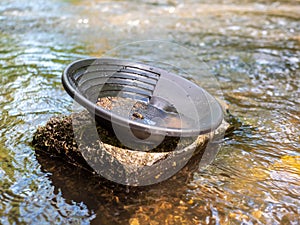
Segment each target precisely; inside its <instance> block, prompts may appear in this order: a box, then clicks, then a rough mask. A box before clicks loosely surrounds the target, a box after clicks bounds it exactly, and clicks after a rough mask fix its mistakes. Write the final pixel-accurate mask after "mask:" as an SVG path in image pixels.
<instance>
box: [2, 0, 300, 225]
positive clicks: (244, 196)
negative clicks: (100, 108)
mask: <svg viewBox="0 0 300 225" xmlns="http://www.w3.org/2000/svg"><path fill="white" fill-rule="evenodd" d="M150 39H151V40H152V41H144V40H150ZM154 40H156V41H154ZM128 43H133V44H128ZM157 43H161V44H157ZM118 46H121V47H118ZM116 47H118V48H116ZM183 48H185V49H188V50H187V51H191V52H193V54H190V53H189V54H184V59H183V57H182V54H183V53H182V52H181V50H182V49H183ZM112 49H114V50H112ZM107 52H108V53H107ZM153 52H155V54H156V55H155V57H154V56H153V55H152V53H153ZM103 55H109V56H117V57H122V58H130V59H139V60H145V61H147V60H154V61H155V60H156V61H159V62H160V61H163V60H166V61H167V62H170V63H173V64H174V65H176V66H178V67H180V68H183V69H184V70H185V71H186V72H187V74H188V75H187V78H189V79H191V80H193V81H194V82H195V83H197V84H199V85H201V86H202V87H203V88H205V89H207V90H208V91H209V92H210V93H211V94H212V95H214V96H216V97H219V98H221V99H223V100H224V101H225V102H226V103H227V104H228V105H229V109H230V112H231V113H232V115H233V116H234V117H235V120H234V127H235V129H234V131H233V132H232V133H231V134H230V135H228V136H227V137H225V138H224V141H223V143H222V146H221V149H220V151H219V153H218V155H217V157H216V158H215V160H214V161H213V163H212V164H211V165H209V166H208V167H206V168H204V169H203V168H201V169H200V168H198V164H197V162H195V163H192V164H191V165H190V167H189V168H187V170H188V171H181V172H180V173H179V174H178V175H176V176H175V177H173V178H171V179H170V180H168V181H165V182H162V183H160V184H157V185H153V186H150V187H144V188H138V189H130V188H124V187H119V186H118V185H114V184H109V185H108V184H106V183H105V182H104V183H103V182H102V181H101V179H99V178H98V177H97V176H93V175H91V174H89V173H87V172H86V171H82V170H80V169H79V168H74V167H72V165H67V164H66V163H64V162H63V161H60V160H59V159H57V158H51V157H49V158H42V157H39V156H38V155H36V154H35V151H34V149H33V148H32V147H31V145H30V143H31V140H32V137H33V134H34V132H35V130H36V129H37V127H38V126H41V125H44V124H45V123H46V122H47V120H48V119H49V118H50V117H52V116H54V115H67V114H70V113H71V112H72V103H73V102H72V99H71V98H70V97H69V96H68V94H67V93H66V92H65V91H64V90H63V88H62V85H61V74H62V71H63V70H64V68H65V67H66V66H67V65H68V63H70V62H72V61H74V60H77V59H82V58H88V57H95V56H96V57H101V56H103ZM153 57H154V58H153ZM195 58H197V60H199V59H200V60H201V62H203V65H204V64H205V65H206V67H207V69H206V70H207V71H209V73H208V74H210V76H207V77H205V76H202V75H201V76H200V75H199V74H203V72H201V73H198V72H197V71H198V69H199V67H192V66H190V65H191V62H192V61H193V60H194V61H195ZM197 60H196V61H197ZM196 61H195V62H196ZM211 77H213V81H214V82H212V81H211V82H210V80H211V79H210V78H211ZM216 83H217V84H216ZM216 87H217V88H216ZM0 109H1V110H0V224H4V225H6V224H295V225H297V224H300V219H299V218H300V139H299V137H300V1H299V0H278V1H271V0H259V1H252V0H243V1H237V0H223V1H221V0H212V1H208V0H203V1H196V0H189V1H181V0H168V1H166V0H161V1H156V0H146V1H138V0H135V1H101V0H91V1H83V0H82V1H81V0H49V1H41V0H32V1H25V0H19V1H13V0H1V2H0Z"/></svg>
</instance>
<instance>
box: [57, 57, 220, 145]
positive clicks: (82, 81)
mask: <svg viewBox="0 0 300 225" xmlns="http://www.w3.org/2000/svg"><path fill="white" fill-rule="evenodd" d="M62 82H63V86H64V88H65V90H66V91H67V92H68V94H69V95H70V96H71V97H72V98H73V99H74V100H75V101H76V102H78V103H79V104H81V105H82V106H84V107H85V108H86V109H87V110H88V111H89V112H90V113H92V114H93V115H95V118H96V120H97V122H99V123H100V124H103V125H105V126H108V127H109V128H113V130H114V131H115V133H116V132H117V133H122V132H123V133H124V135H127V134H128V136H130V135H129V134H133V136H132V137H134V138H136V139H137V140H140V141H143V140H148V141H149V140H150V141H151V140H152V139H153V140H155V139H157V138H158V139H161V137H166V136H168V137H196V136H198V135H200V134H205V133H208V132H210V131H212V130H215V129H216V128H217V127H218V126H219V125H220V124H221V122H222V120H223V111H222V108H221V106H220V104H219V103H218V101H217V100H216V99H215V98H214V97H213V96H211V95H210V94H209V93H208V92H206V91H205V90H204V89H202V88H201V87H199V86H197V85H196V84H194V83H193V82H191V81H189V80H187V79H185V78H183V77H182V76H179V75H175V74H173V73H170V72H168V71H165V70H163V69H160V68H155V67H153V66H150V65H146V64H143V63H139V62H132V61H127V60H123V59H110V58H91V59H83V60H78V61H75V62H73V63H71V64H70V65H68V67H67V68H66V69H65V71H64V73H63V76H62ZM99 101H100V104H99ZM97 102H98V103H97ZM104 103H105V104H104ZM108 105H109V107H107V106H108ZM133 141H136V140H133Z"/></svg>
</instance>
